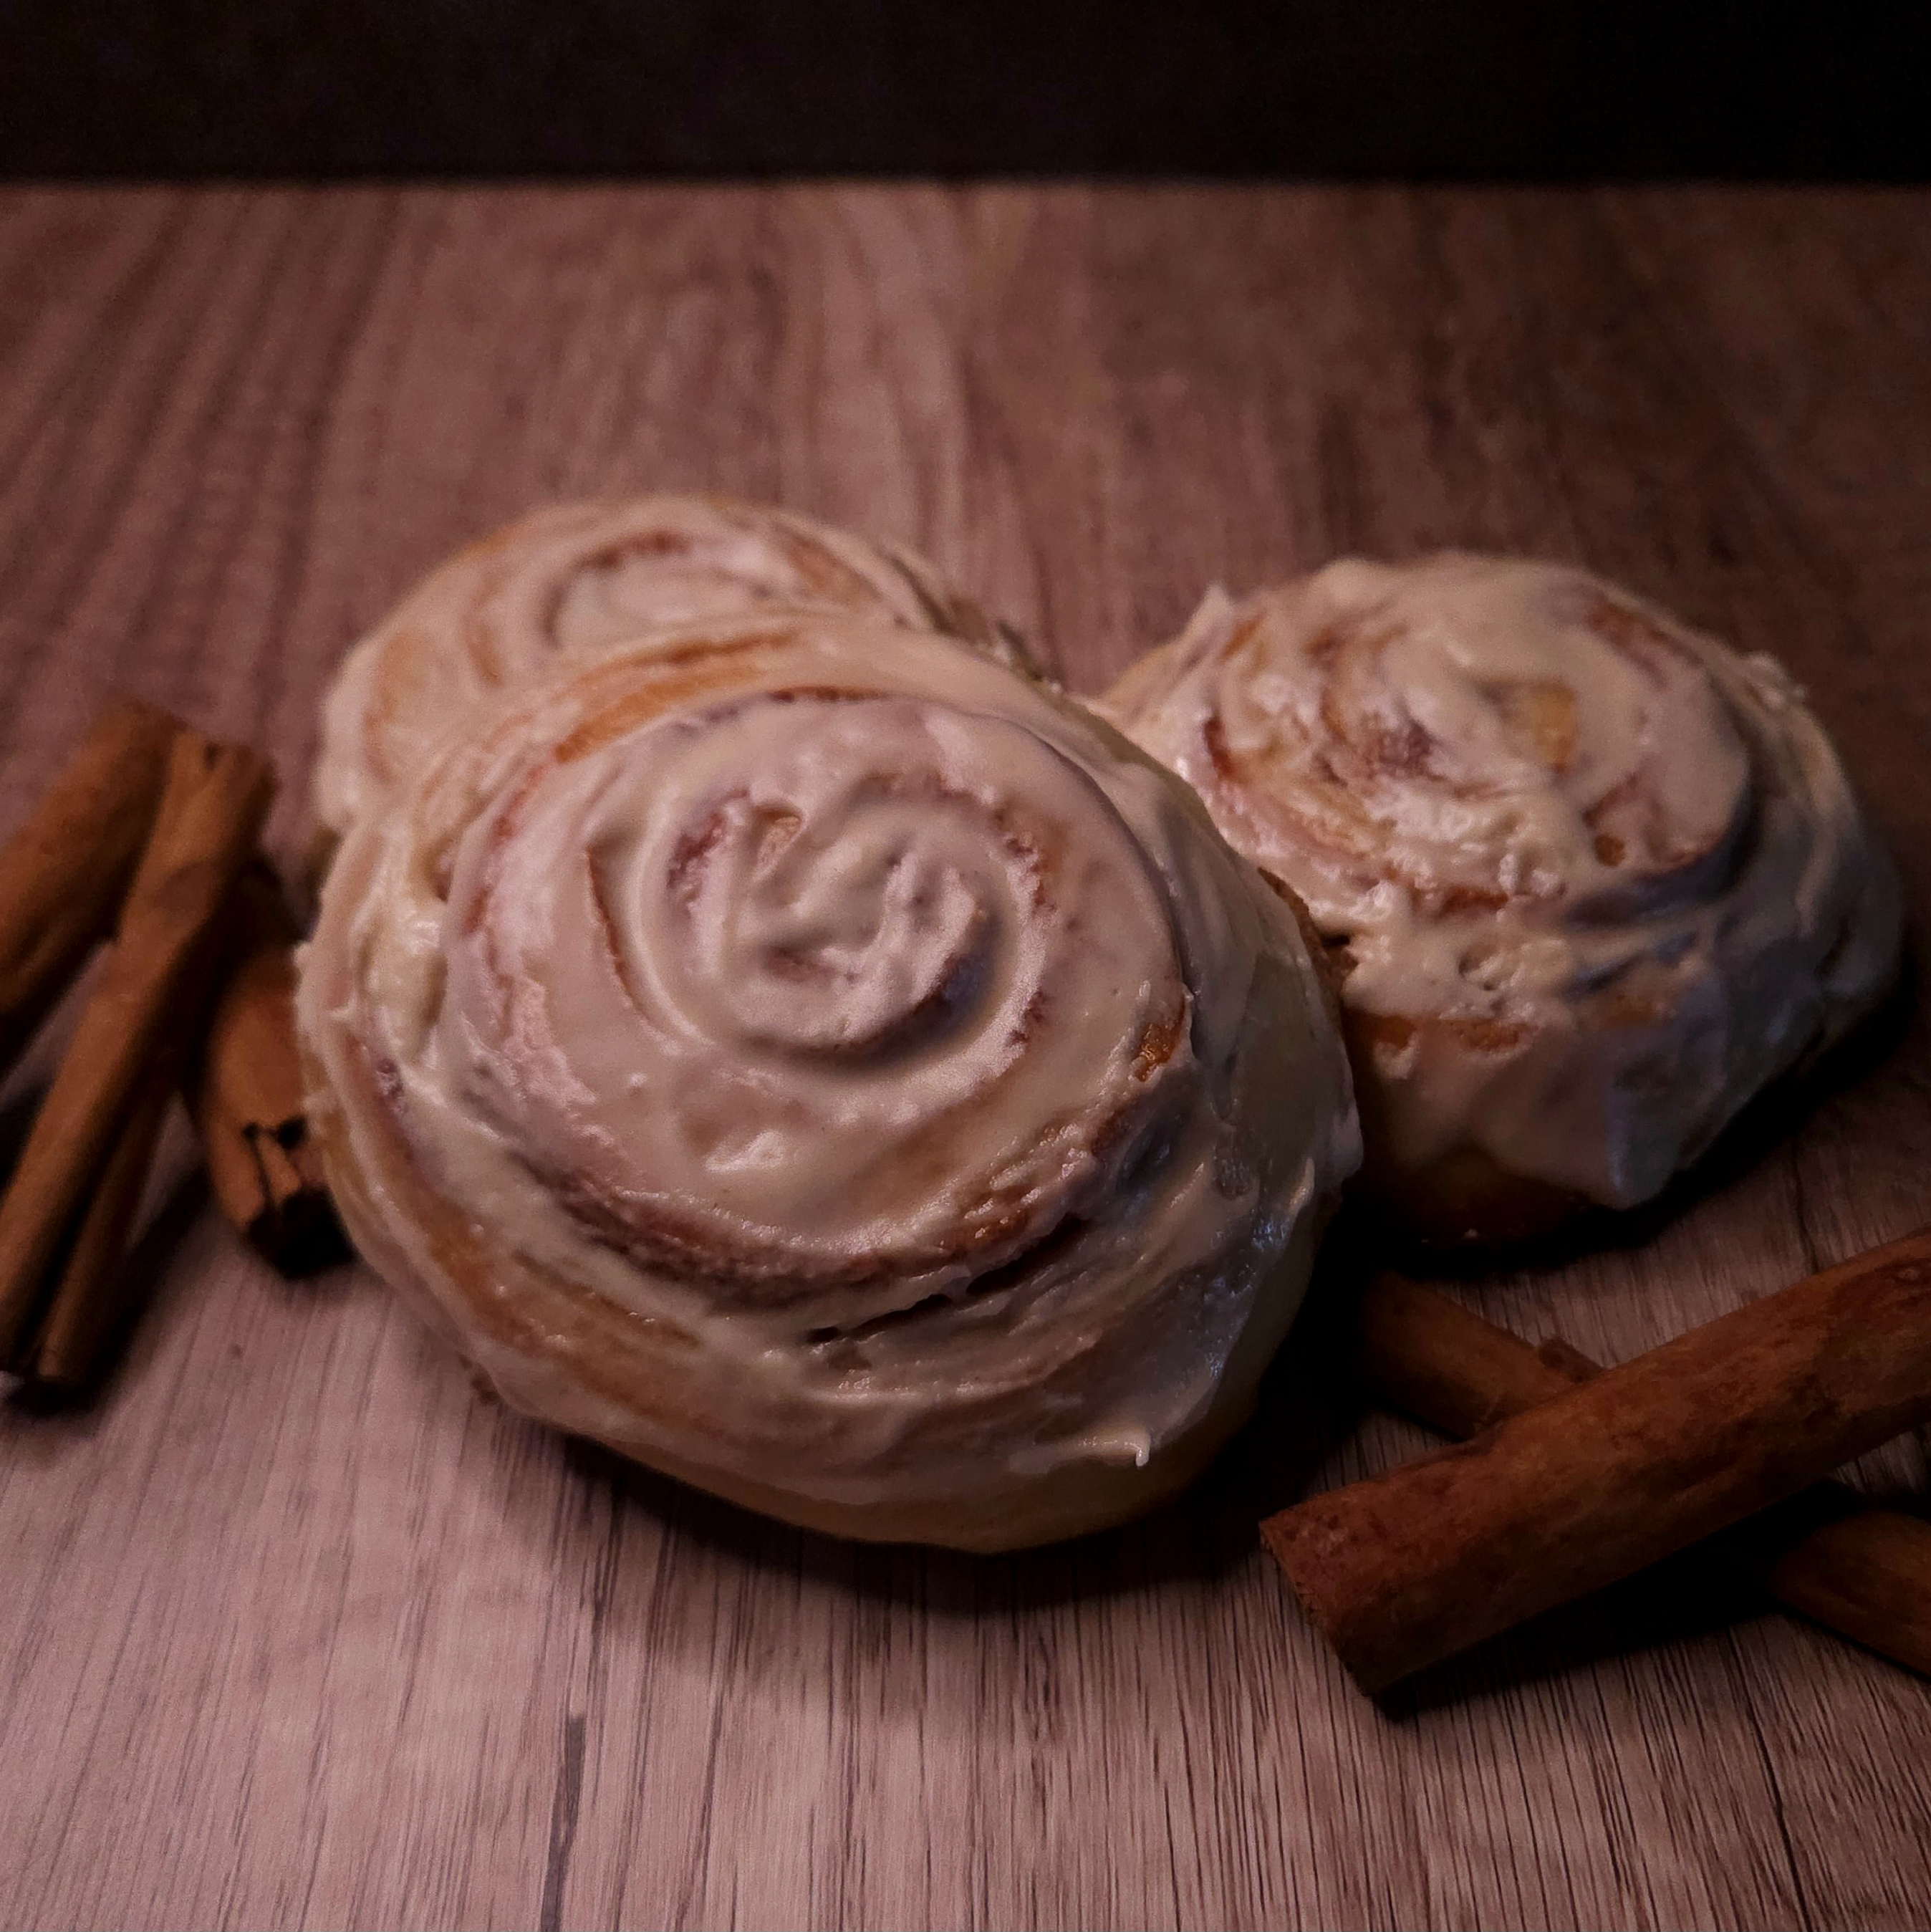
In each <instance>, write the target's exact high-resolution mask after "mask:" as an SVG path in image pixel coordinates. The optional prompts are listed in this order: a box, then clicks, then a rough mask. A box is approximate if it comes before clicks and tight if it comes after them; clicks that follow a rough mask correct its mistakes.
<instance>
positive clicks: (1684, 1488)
mask: <svg viewBox="0 0 1931 1932" xmlns="http://www.w3.org/2000/svg"><path fill="white" fill-rule="evenodd" d="M1927 1418H1931V1230H1924V1231H1921V1232H1919V1233H1918V1234H1915V1235H1909V1236H1907V1237H1906V1238H1905V1239H1903V1241H1895V1242H1893V1243H1891V1244H1890V1245H1889V1246H1888V1247H1883V1248H1879V1249H1877V1250H1874V1251H1873V1252H1872V1253H1870V1254H1867V1255H1864V1256H1859V1257H1858V1258H1857V1259H1855V1260H1853V1261H1850V1262H1846V1263H1845V1264H1844V1265H1843V1266H1842V1267H1840V1268H1831V1269H1829V1270H1828V1271H1826V1272H1825V1273H1823V1274H1819V1275H1815V1276H1813V1277H1810V1279H1809V1280H1805V1281H1801V1282H1799V1283H1796V1284H1795V1286H1792V1287H1790V1288H1787V1289H1783V1291H1782V1292H1780V1293H1778V1294H1776V1295H1767V1296H1765V1298H1763V1299H1762V1301H1757V1302H1755V1303H1753V1304H1751V1305H1750V1307H1747V1308H1743V1309H1739V1310H1738V1311H1737V1312H1736V1313H1735V1314H1732V1315H1729V1316H1724V1317H1723V1319H1720V1320H1719V1321H1716V1322H1710V1323H1708V1324H1707V1325H1705V1326H1704V1327H1702V1328H1698V1329H1696V1330H1693V1331H1692V1332H1691V1333H1690V1334H1687V1335H1684V1336H1680V1337H1678V1339H1677V1340H1675V1341H1673V1342H1670V1343H1666V1344H1665V1345H1664V1346H1663V1347H1662V1348H1660V1349H1652V1350H1651V1352H1649V1353H1648V1354H1647V1355H1639V1356H1638V1357H1636V1358H1635V1359H1634V1360H1633V1361H1629V1362H1626V1363H1624V1364H1622V1365H1621V1367H1618V1368H1614V1369H1610V1370H1606V1371H1605V1372H1604V1373H1603V1374H1601V1375H1600V1376H1595V1377H1594V1378H1593V1379H1590V1380H1588V1381H1586V1382H1582V1383H1579V1385H1576V1387H1574V1388H1569V1389H1566V1390H1564V1391H1563V1392H1561V1394H1558V1395H1556V1396H1555V1397H1553V1398H1552V1400H1549V1401H1546V1402H1544V1403H1540V1405H1538V1406H1536V1407H1534V1408H1533V1409H1527V1410H1525V1411H1524V1412H1522V1413H1521V1414H1520V1415H1516V1416H1514V1417H1512V1418H1510V1419H1508V1420H1507V1421H1503V1422H1501V1423H1499V1424H1497V1425H1496V1426H1495V1427H1493V1428H1492V1429H1490V1430H1487V1431H1486V1433H1484V1434H1483V1435H1481V1436H1478V1437H1477V1438H1476V1439H1474V1441H1473V1442H1469V1443H1467V1444H1465V1445H1461V1446H1459V1447H1457V1448H1450V1449H1447V1450H1444V1451H1441V1453H1440V1454H1438V1455H1435V1456H1431V1457H1423V1459H1421V1460H1420V1461H1418V1462H1414V1463H1409V1464H1407V1465H1406V1466H1404V1467H1403V1468H1401V1469H1395V1470H1392V1471H1390V1472H1388V1473H1387V1475H1382V1476H1379V1477H1376V1478H1374V1479H1372V1481H1368V1482H1364V1483H1356V1484H1351V1485H1349V1486H1348V1487H1346V1488H1344V1489H1340V1490H1330V1491H1329V1492H1328V1493H1327V1494H1326V1495H1324V1496H1315V1497H1313V1498H1312V1499H1309V1501H1308V1502H1304V1503H1302V1504H1300V1505H1297V1507H1296V1508H1293V1509H1290V1510H1285V1511H1282V1513H1281V1514H1279V1515H1278V1516H1275V1517H1270V1518H1269V1519H1268V1520H1267V1522H1266V1523H1264V1524H1263V1525H1262V1526H1261V1532H1262V1535H1263V1536H1264V1539H1265V1541H1266V1542H1267V1547H1268V1548H1269V1550H1270V1551H1271V1552H1272V1553H1273V1556H1274V1557H1275V1559H1276V1561H1277V1562H1279V1564H1280V1565H1281V1568H1282V1570H1283V1571H1285V1574H1286V1576H1287V1578H1288V1583H1290V1584H1291V1586H1292V1587H1293V1589H1294V1592H1295V1594H1296V1595H1297V1596H1299V1597H1300V1600H1301V1601H1302V1602H1303V1604H1305V1605H1306V1607H1307V1609H1308V1610H1309V1613H1310V1614H1312V1616H1313V1617H1314V1619H1315V1622H1317V1623H1318V1625H1320V1626H1321V1629H1322V1630H1323V1631H1324V1632H1325V1633H1326V1634H1327V1637H1328V1638H1329V1640H1330V1642H1331V1643H1333V1645H1334V1646H1335V1649H1336V1651H1337V1652H1339V1654H1340V1656H1341V1659H1342V1662H1343V1663H1344V1664H1345V1665H1346V1666H1347V1667H1348V1670H1349V1672H1350V1673H1351V1675H1352V1676H1354V1679H1355V1680H1356V1681H1357V1682H1358V1683H1359V1684H1360V1685H1361V1686H1362V1688H1363V1689H1364V1690H1367V1691H1378V1690H1381V1689H1382V1688H1385V1687H1386V1686H1387V1685H1390V1684H1393V1683H1395V1682H1397V1681H1399V1679H1402V1678H1403V1677H1406V1676H1409V1675H1410V1674H1411V1673H1413V1672H1414V1671H1417V1670H1420V1669H1422V1668H1423V1667H1424V1666H1426V1665H1427V1664H1432V1663H1434V1662H1435V1661H1437V1660H1438V1659H1439V1658H1444V1657H1447V1656H1450V1655H1453V1653H1454V1652H1456V1651H1459V1650H1462V1649H1466V1648H1467V1647H1468V1646H1470V1645H1471V1644H1474V1643H1480V1641H1481V1640H1483V1638H1485V1637H1492V1636H1494V1635H1495V1634H1496V1633H1497V1632H1498V1631H1504V1630H1507V1629H1508V1628H1510V1626H1511V1625H1515V1624H1518V1623H1520V1622H1523V1621H1524V1620H1525V1619H1527V1618H1529V1617H1532V1616H1536V1615H1537V1614H1538V1613H1540V1612H1542V1611H1543V1610H1549V1609H1552V1608H1553V1607H1555V1605H1556V1604H1561V1603H1566V1602H1567V1601H1570V1599H1572V1598H1576V1597H1579V1596H1581V1595H1584V1594H1585V1592H1588V1591H1590V1590H1593V1589H1598V1588H1600V1586H1603V1585H1604V1584H1606V1583H1614V1582H1615V1581H1617V1580H1618V1579H1620V1578H1621V1577H1627V1576H1628V1575H1630V1574H1631V1573H1632V1572H1633V1571H1637V1570H1639V1569H1642V1568H1645V1567H1646V1566H1647V1565H1649V1564H1651V1563H1653V1562H1657V1561H1659V1560H1660V1559H1662V1558H1663V1557H1665V1556H1669V1555H1671V1554H1672V1553H1674V1552H1675V1551H1677V1550H1681V1549H1683V1548H1684V1547H1687V1545H1689V1544H1692V1543H1696V1542H1699V1541H1702V1538H1705V1537H1706V1536H1709V1535H1713V1534H1714V1532H1717V1530H1719V1529H1723V1528H1725V1527H1726V1526H1728V1525H1729V1524H1731V1523H1735V1522H1737V1521H1738V1520H1741V1518H1743V1517H1747V1516H1751V1515H1754V1514H1756V1512H1757V1511H1759V1510H1761V1509H1763V1508H1766V1507H1767V1506H1768V1505H1770V1504H1771V1503H1773V1502H1777V1501H1778V1500H1779V1499H1781V1498H1783V1497H1785V1496H1790V1495H1792V1494H1794V1493H1795V1492H1796V1491H1798V1490H1801V1489H1803V1488H1804V1487H1807V1486H1808V1485H1809V1484H1812V1483H1813V1482H1815V1481H1817V1480H1818V1479H1819V1478H1820V1477H1822V1476H1824V1475H1827V1474H1828V1472H1830V1471H1831V1470H1832V1469H1835V1468H1836V1467H1837V1466H1838V1465H1839V1464H1840V1463H1844V1462H1847V1461H1849V1460H1850V1459H1851V1458H1852V1457H1855V1456H1859V1455H1861V1454H1864V1452H1865V1451H1867V1450H1869V1449H1873V1448H1876V1447H1877V1445H1879V1443H1882V1442H1887V1441H1888V1440H1889V1439H1891V1437H1892V1436H1896V1435H1897V1434H1899V1433H1901V1432H1902V1431H1903V1430H1907V1429H1909V1428H1912V1427H1915V1426H1916V1425H1917V1424H1919V1423H1921V1422H1923V1421H1925V1420H1927Z"/></svg>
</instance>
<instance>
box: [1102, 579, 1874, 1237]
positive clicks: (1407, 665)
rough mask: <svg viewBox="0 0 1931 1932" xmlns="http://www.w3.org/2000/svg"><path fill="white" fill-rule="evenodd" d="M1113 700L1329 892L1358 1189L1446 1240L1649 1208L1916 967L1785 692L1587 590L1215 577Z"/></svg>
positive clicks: (1124, 720)
mask: <svg viewBox="0 0 1931 1932" xmlns="http://www.w3.org/2000/svg"><path fill="white" fill-rule="evenodd" d="M1105 709H1107V710H1108V713H1109V715H1111V716H1113V717H1114V718H1115V719H1116V720H1117V721H1118V722H1119V723H1120V725H1121V727H1123V729H1124V730H1126V732H1128V733H1129V735H1131V736H1132V737H1133V738H1135V739H1136V740H1137V741H1138V742H1139V743H1140V744H1141V745H1144V746H1145V747H1146V748H1147V750H1149V751H1152V752H1153V754H1154V755H1155V756H1156V757H1159V758H1160V759H1161V760H1163V761H1164V762H1165V763H1167V764H1168V765H1169V766H1171V767H1172V768H1173V769H1174V770H1176V771H1177V772H1180V773H1181V774H1182V775H1183V776H1185V777H1186V778H1187V779H1188V780H1189V782H1190V783H1191V784H1193V786H1194V787H1195V788H1196V790H1198V792H1199V793H1200V795H1201V797H1202V798H1203V799H1204V800H1205V801H1206V803H1207V808H1208V809H1209V811H1211V812H1212V814H1213V817H1214V819H1215V821H1216V823H1218V824H1219V826H1220V828H1221V829H1222V831H1223V832H1225V834H1226V835H1227V836H1228V838H1229V839H1230V840H1231V841H1232V842H1233V843H1234V844H1235V845H1236V846H1237V847H1238V848H1239V849H1240V850H1242V851H1243V852H1245V853H1247V854H1248V856H1250V857H1251V858H1252V859H1255V861H1256V862H1257V863H1258V864H1259V865H1261V866H1262V867H1263V868H1265V869H1266V870H1267V871H1268V872H1270V874H1273V875H1275V876H1276V877H1279V878H1281V879H1282V880H1285V881H1287V882H1288V883H1289V884H1291V886H1293V887H1294V889H1296V890H1297V892H1300V894H1301V895H1302V896H1303V898H1305V900H1306V903H1307V905H1308V907H1309V910H1310V911H1311V913H1312V916H1313V918H1314V919H1315V923H1316V925H1317V926H1318V928H1319V929H1320V931H1321V934H1322V935H1324V938H1326V939H1327V941H1328V942H1329V943H1330V945H1331V946H1332V947H1333V949H1334V950H1335V952H1336V955H1337V957H1338V959H1339V964H1340V965H1341V967H1342V970H1343V971H1344V973H1345V980H1344V983H1343V987H1342V1001H1343V1006H1344V1010H1345V1024H1346V1031H1347V1033H1348V1038H1349V1044H1350V1047H1351V1052H1352V1053H1353V1055H1354V1062H1355V1072H1356V1081H1357V1090H1358V1091H1359V1093H1360V1103H1361V1109H1362V1118H1363V1128H1364V1131H1365V1133H1366V1139H1367V1148H1368V1152H1367V1163H1366V1169H1365V1171H1364V1181H1366V1182H1367V1183H1369V1184H1372V1186H1373V1187H1375V1189H1376V1190H1377V1191H1378V1192H1379V1193H1381V1195H1382V1196H1384V1198H1385V1199H1387V1200H1388V1201H1389V1202H1391V1203H1392V1204H1393V1205H1394V1206H1395V1207H1396V1208H1398V1209H1399V1210H1400V1211H1402V1212H1403V1213H1404V1214H1405V1216H1406V1217H1407V1218H1408V1220H1409V1222H1410V1223H1411V1226H1413V1227H1414V1229H1416V1231H1417V1232H1420V1233H1422V1234H1423V1235H1427V1236H1430V1237H1432V1238H1438V1239H1441V1238H1445V1239H1468V1238H1472V1239H1475V1240H1479V1241H1501V1240H1507V1239H1511V1238H1517V1237H1520V1236H1524V1235H1530V1234H1534V1233H1537V1232H1545V1231H1546V1229H1548V1228H1549V1227H1550V1226H1552V1225H1554V1224H1555V1223H1557V1222H1559V1221H1560V1220H1563V1219H1564V1218H1565V1217H1567V1215H1568V1214H1570V1213H1572V1212H1573V1211H1575V1210H1576V1209H1577V1208H1580V1207H1582V1206H1585V1205H1588V1204H1590V1203H1597V1204H1600V1205H1604V1206H1606V1207H1610V1208H1627V1207H1630V1206H1633V1205H1635V1204H1636V1203H1637V1202H1642V1201H1644V1200H1645V1199H1648V1198H1649V1197H1651V1196H1654V1194H1656V1193H1657V1192H1658V1190H1660V1189H1661V1188H1662V1187H1663V1185H1664V1184H1665V1183H1666V1181H1669V1178H1670V1177H1671V1176H1672V1175H1673V1174H1674V1173H1675V1172H1677V1171H1678V1169H1681V1167H1683V1166H1685V1165H1686V1164H1687V1163H1689V1162H1690V1161H1692V1160H1694V1159H1695V1158H1696V1156H1697V1155H1698V1154H1699V1153H1700V1152H1701V1151H1702V1150H1703V1149H1704V1148H1705V1147H1707V1146H1708V1145H1709V1143H1710V1142H1711V1140H1712V1139H1714V1136H1716V1135H1717V1133H1719V1132H1720V1130H1722V1128H1723V1127H1724V1126H1725V1125H1726V1124H1727V1123H1728V1122H1729V1121H1730V1120H1731V1119H1732V1118H1733V1117H1734V1116H1735V1115H1736V1114H1737V1112H1738V1110H1739V1109H1741V1107H1742V1106H1744V1103H1746V1102H1747V1100H1750V1097H1751V1096H1752V1095H1753V1094H1756V1092H1758V1091H1759V1089H1761V1088H1762V1087H1764V1086H1765V1085H1766V1083H1768V1082H1770V1081H1771V1080H1772V1079H1774V1078H1775V1077H1776V1076H1778V1075H1779V1074H1780V1073H1783V1072H1785V1071H1786V1070H1789V1068H1791V1067H1793V1066H1795V1064H1798V1062H1800V1061H1803V1060H1804V1058H1806V1057H1807V1055H1812V1054H1813V1053H1815V1052H1816V1051H1818V1050H1819V1049H1821V1048H1822V1047H1824V1046H1827V1045H1828V1044H1829V1043H1831V1041H1833V1040H1835V1039H1837V1037H1839V1036H1840V1035H1841V1034H1843V1033H1844V1032H1845V1031H1846V1030H1847V1029H1848V1028H1849V1027H1850V1026H1851V1025H1852V1024H1853V1023H1854V1022H1855V1021H1856V1020H1857V1019H1858V1018H1859V1017H1860V1016H1862V1015H1864V1013H1867V1012H1868V1011H1869V1010H1870V1009H1871V1007H1873V1005H1875V1004H1876V1003H1877V1001H1879V998H1881V996H1882V994H1883V992H1884V991H1885V989H1886V987H1887V986H1888V984H1889V983H1890V982H1891V979H1892V977H1893V975H1894V971H1895V968H1896V965H1897V956H1898V950H1899V943H1900V932H1899V928H1900V919H1899V901H1898V894H1897V885H1896V883H1895V880H1894V874H1893V872H1892V871H1891V866H1890V865H1889V864H1888V861H1887V860H1886V859H1885V856H1884V855H1883V853H1882V851H1881V850H1880V849H1879V847H1878V846H1877V845H1876V844H1875V843H1874V841H1873V838H1872V837H1871V835H1870V833H1869V832H1868V831H1867V828H1866V826H1865V825H1864V821H1863V819H1862V818H1861V816H1860V814H1859V812H1858V807H1857V805H1856V802H1855V800H1854V799H1853V798H1852V794H1851V791H1850V788H1849V785H1848V784H1847V783H1846V780H1845V776H1844V772H1843V768H1842V766H1840V764H1839V763H1838V761H1837V756H1836V754H1835V753H1834V751H1833V750H1832V748H1831V745H1830V742H1829V741H1828V739H1827V738H1826V737H1825V734H1824V732H1823V730H1822V727H1820V726H1819V724H1818V722H1817V721H1816V718H1814V717H1813V716H1812V715H1811V714H1810V712H1809V711H1808V710H1807V709H1805V707H1804V703H1803V701H1802V698H1801V694H1800V693H1799V692H1798V690H1797V689H1796V688H1795V686H1794V685H1792V683H1791V682H1790V681H1789V679H1788V678H1787V677H1786V676H1784V674H1783V673H1782V672H1781V671H1780V670H1779V669H1778V668H1777V666H1776V665H1775V664H1774V663H1772V662H1771V660H1770V659H1768V658H1764V657H1752V658H1744V657H1741V656H1739V655H1737V654H1736V653H1735V652H1732V651H1731V650H1729V649H1726V647H1725V646H1723V645H1721V644H1720V643H1715V642H1714V641H1713V640H1711V639H1709V638H1708V637H1701V636H1699V635H1697V634H1695V633H1694V632H1693V631H1689V630H1687V629H1686V628H1684V626H1683V625H1681V624H1680V623H1678V622H1675V620H1674V619H1672V618H1670V617H1669V616H1666V615H1665V614H1664V613H1663V612H1661V611H1660V610H1656V609H1655V608H1654V607H1651V606H1650V605H1648V604H1645V603H1643V602H1642V601H1640V600H1639V599H1638V598H1636V597H1634V596H1633V595H1630V593H1629V592H1627V591H1624V590H1621V589H1616V588H1615V587H1613V586H1611V585H1609V584H1608V583H1603V582H1602V581H1601V580H1599V579H1597V578H1596V577H1591V576H1589V575H1588V574H1585V573H1584V572H1582V571H1579V570H1575V569H1570V568H1564V567H1561V566H1559V565H1553V564H1545V563H1533V562H1521V561H1514V560H1508V559H1495V558H1488V557H1480V556H1459V555H1447V556H1438V557H1435V558H1432V559H1429V560H1426V561H1425V562H1417V563H1414V564H1409V565H1402V566H1393V567H1391V566H1385V565H1376V564H1372V563H1365V562H1351V561H1350V562H1339V563H1335V564H1332V565H1329V566H1328V567H1327V568H1326V569H1324V570H1322V571H1318V572H1317V573H1316V574H1315V575H1313V576H1312V577H1306V578H1304V579H1303V580H1300V581H1299V582H1297V583H1291V584H1288V585H1287V586H1285V587H1283V588H1281V589H1274V590H1269V591H1265V592H1261V594H1259V595H1256V596H1254V597H1252V598H1248V599H1247V600H1246V601H1245V602H1243V603H1240V604H1235V603H1232V602H1230V601H1228V599H1227V598H1225V596H1223V595H1220V594H1219V593H1218V592H1215V593H1213V594H1212V595H1210V596H1209V598H1208V599H1207V601H1206V603H1205V604H1203V605H1202V607H1201V610H1200V611H1199V613H1198V615H1197V616H1195V618H1194V619H1193V621H1192V623H1191V624H1190V625H1189V627H1188V628H1187V630H1186V632H1185V634H1183V636H1181V637H1179V638H1178V639H1177V640H1175V641H1174V643H1171V644H1168V645H1167V646H1165V647H1164V648H1162V649H1159V650H1157V651H1155V652H1153V653H1152V654H1151V655H1149V656H1148V657H1147V658H1144V660H1142V661H1141V662H1140V663H1139V664H1136V665H1135V666H1134V667H1132V669H1131V670H1129V672H1128V673H1127V674H1126V676H1125V677H1124V678H1123V679H1122V680H1121V681H1120V683H1119V684H1118V685H1117V686H1116V687H1115V688H1114V690H1113V691H1112V692H1111V694H1109V696H1108V699H1107V700H1105Z"/></svg>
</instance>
